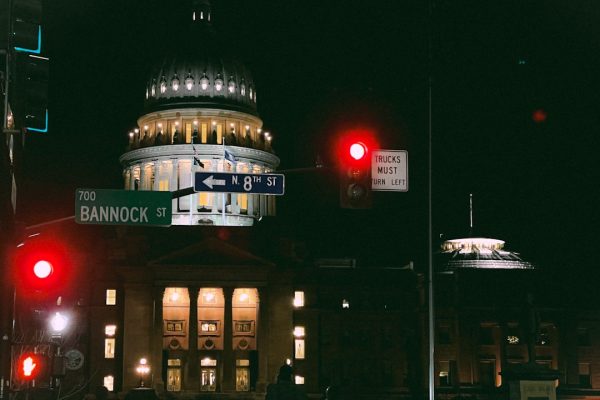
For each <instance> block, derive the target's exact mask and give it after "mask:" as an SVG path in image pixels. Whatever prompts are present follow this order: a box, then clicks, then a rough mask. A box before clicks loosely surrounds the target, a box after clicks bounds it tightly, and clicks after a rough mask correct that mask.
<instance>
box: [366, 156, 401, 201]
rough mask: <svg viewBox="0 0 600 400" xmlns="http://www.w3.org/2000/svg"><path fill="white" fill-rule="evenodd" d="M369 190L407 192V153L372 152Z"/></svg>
mask: <svg viewBox="0 0 600 400" xmlns="http://www.w3.org/2000/svg"><path fill="white" fill-rule="evenodd" d="M372 154H373V156H372V157H373V158H372V159H371V190H379V191H391V192H408V152H407V151H406V150H373V153H372Z"/></svg>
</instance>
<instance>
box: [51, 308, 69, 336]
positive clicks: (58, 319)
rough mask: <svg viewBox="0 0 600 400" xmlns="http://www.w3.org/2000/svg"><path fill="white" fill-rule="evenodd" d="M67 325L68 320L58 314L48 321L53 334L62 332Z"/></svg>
mask: <svg viewBox="0 0 600 400" xmlns="http://www.w3.org/2000/svg"><path fill="white" fill-rule="evenodd" d="M68 323H69V319H68V318H67V317H66V316H64V315H62V314H61V313H59V312H57V313H56V314H54V316H53V317H52V319H51V320H50V326H51V327H52V330H54V331H55V332H62V331H64V330H65V328H66V327H67V325H68Z"/></svg>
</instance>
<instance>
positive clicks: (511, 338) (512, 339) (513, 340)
mask: <svg viewBox="0 0 600 400" xmlns="http://www.w3.org/2000/svg"><path fill="white" fill-rule="evenodd" d="M506 342H507V343H508V344H519V342H520V339H519V337H518V336H515V335H508V336H507V337H506Z"/></svg>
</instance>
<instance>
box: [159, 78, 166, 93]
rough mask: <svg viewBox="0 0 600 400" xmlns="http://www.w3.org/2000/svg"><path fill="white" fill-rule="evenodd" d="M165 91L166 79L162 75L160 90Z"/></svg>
mask: <svg viewBox="0 0 600 400" xmlns="http://www.w3.org/2000/svg"><path fill="white" fill-rule="evenodd" d="M166 91H167V80H166V79H165V77H164V76H163V77H162V78H161V79H160V92H161V93H164V92H166Z"/></svg>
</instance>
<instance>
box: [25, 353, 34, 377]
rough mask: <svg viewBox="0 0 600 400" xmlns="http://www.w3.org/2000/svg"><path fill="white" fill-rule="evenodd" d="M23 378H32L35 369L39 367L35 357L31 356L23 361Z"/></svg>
mask: <svg viewBox="0 0 600 400" xmlns="http://www.w3.org/2000/svg"><path fill="white" fill-rule="evenodd" d="M22 365H23V376H26V377H30V376H32V375H33V371H34V370H35V367H37V363H36V362H35V360H34V359H33V357H31V356H29V357H27V358H25V359H24V360H23V364H22Z"/></svg>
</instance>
